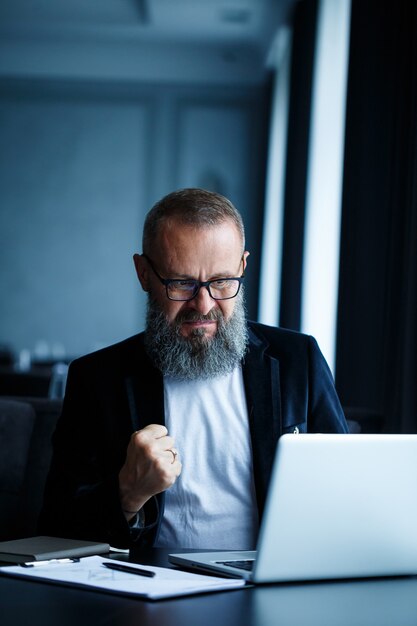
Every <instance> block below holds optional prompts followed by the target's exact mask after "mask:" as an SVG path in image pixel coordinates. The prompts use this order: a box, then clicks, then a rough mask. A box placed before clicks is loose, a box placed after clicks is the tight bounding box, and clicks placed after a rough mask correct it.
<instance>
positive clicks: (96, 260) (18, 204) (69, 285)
mask: <svg viewBox="0 0 417 626" xmlns="http://www.w3.org/2000/svg"><path fill="white" fill-rule="evenodd" d="M265 102H266V93H265V87H262V86H259V85H258V86H246V87H239V86H233V87H225V86H217V87H216V86H213V85H212V86H210V87H207V86H204V85H200V86H199V85H194V86H185V85H175V86H174V85H171V86H169V85H167V86H165V87H161V86H157V85H150V84H148V85H146V84H141V85H139V84H133V83H118V82H114V81H103V82H97V81H93V82H91V81H90V82H87V81H85V82H84V81H72V80H69V81H52V80H40V79H37V80H23V79H19V80H10V79H9V80H8V79H3V80H2V81H1V83H0V137H1V141H0V344H1V343H6V344H9V345H11V346H12V347H13V348H14V349H15V350H17V351H19V350H22V349H29V350H31V351H32V352H33V351H36V350H37V351H38V352H42V353H43V355H44V356H47V352H48V351H51V350H53V351H54V352H55V353H57V354H58V353H60V352H62V351H63V350H65V352H66V353H67V354H69V355H71V356H74V355H78V354H82V353H85V352H88V351H90V350H92V349H95V348H96V347H99V346H102V345H108V344H110V343H112V342H114V341H117V340H119V339H122V338H124V337H126V336H129V335H131V334H133V333H135V332H137V331H139V330H141V329H142V328H143V326H144V309H145V298H144V294H143V293H142V292H141V291H140V288H139V286H138V284H137V282H136V278H135V274H134V269H133V264H132V261H131V257H132V254H133V253H134V252H135V251H137V250H139V251H140V233H141V228H142V224H143V220H144V215H145V214H146V212H147V210H148V209H149V208H150V206H151V205H152V204H153V203H154V202H155V201H156V200H157V199H159V198H160V197H161V196H162V195H163V194H165V193H167V192H169V191H171V190H172V189H175V188H179V187H183V186H204V187H207V188H211V189H214V190H218V191H220V192H222V193H224V194H225V195H227V196H228V197H230V199H231V200H232V201H233V202H234V203H235V204H236V205H237V207H238V208H239V209H240V210H241V212H242V214H243V216H244V219H245V222H246V226H247V233H248V249H249V250H251V252H252V257H251V266H249V267H250V269H249V271H248V289H247V292H248V301H249V314H250V315H251V316H252V317H253V316H254V315H255V311H256V297H257V293H256V291H257V273H258V259H259V246H260V233H261V220H262V212H263V173H264V160H265V152H266V150H265V137H266V127H267V123H268V119H267V112H266V106H265Z"/></svg>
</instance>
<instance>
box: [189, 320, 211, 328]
mask: <svg viewBox="0 0 417 626" xmlns="http://www.w3.org/2000/svg"><path fill="white" fill-rule="evenodd" d="M183 324H187V325H189V326H194V327H196V328H198V327H199V326H211V325H213V324H217V320H184V321H183Z"/></svg>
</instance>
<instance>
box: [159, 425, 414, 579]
mask: <svg viewBox="0 0 417 626" xmlns="http://www.w3.org/2000/svg"><path fill="white" fill-rule="evenodd" d="M248 560H249V561H251V560H253V563H252V564H253V568H252V571H247V570H244V569H241V567H243V566H246V565H247V564H246V563H239V561H248ZM170 561H171V562H172V563H175V564H177V565H179V566H183V567H187V568H189V567H191V568H197V569H204V570H206V571H207V570H210V571H217V572H221V573H222V574H225V573H227V574H229V575H232V576H241V577H243V578H246V579H248V580H251V581H252V582H256V583H267V582H281V581H293V580H318V579H331V578H352V577H353V578H356V577H364V576H392V575H405V574H417V435H317V434H316V435H313V434H312V435H309V434H304V435H284V436H283V437H281V439H280V440H279V443H278V448H277V454H276V459H275V463H274V468H273V472H272V476H271V482H270V486H269V492H268V498H267V502H266V507H265V512H264V516H263V521H262V525H261V529H260V533H259V538H258V546H257V551H256V552H250V553H249V552H246V551H243V552H236V551H233V552H226V553H225V552H217V553H210V552H203V553H197V554H196V553H193V554H190V553H188V554H171V555H170ZM236 561H238V563H236Z"/></svg>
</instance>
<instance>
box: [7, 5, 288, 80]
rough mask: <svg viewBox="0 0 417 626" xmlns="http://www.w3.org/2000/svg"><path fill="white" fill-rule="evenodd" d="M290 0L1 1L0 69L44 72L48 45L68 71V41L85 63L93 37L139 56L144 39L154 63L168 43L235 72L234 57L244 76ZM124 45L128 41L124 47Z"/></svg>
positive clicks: (284, 19)
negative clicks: (210, 58) (215, 59)
mask: <svg viewBox="0 0 417 626" xmlns="http://www.w3.org/2000/svg"><path fill="white" fill-rule="evenodd" d="M296 1H297V0H0V55H2V56H3V60H1V58H0V75H1V74H2V73H3V74H4V73H6V74H7V73H8V71H9V73H10V72H11V73H12V74H13V72H17V73H18V74H19V73H22V72H23V73H24V71H26V72H29V73H30V72H31V71H35V70H36V71H35V73H36V72H39V71H41V70H42V69H43V70H44V71H47V66H48V62H47V59H48V54H47V50H46V46H49V49H50V55H54V56H55V57H56V58H55V59H53V60H51V71H52V70H53V71H54V72H58V73H59V71H60V70H59V64H58V61H59V58H60V56H61V57H62V59H64V56H65V59H66V61H65V62H64V61H62V63H61V65H62V71H63V72H65V71H68V68H69V65H71V62H70V61H71V53H70V52H69V49H70V47H71V45H73V46H77V54H78V57H79V60H80V59H81V55H82V54H83V52H82V46H83V45H84V46H85V55H86V63H87V65H88V63H90V64H91V62H92V57H91V54H92V52H91V47H92V45H94V44H97V45H98V46H101V47H102V52H103V50H104V49H103V46H104V45H107V51H108V47H109V45H112V46H113V47H114V49H115V46H118V52H117V54H121V51H122V46H125V52H124V53H125V55H126V54H129V55H130V58H133V57H135V56H136V55H137V58H138V59H139V58H143V56H144V54H145V46H147V48H146V50H147V51H148V53H147V54H149V55H150V56H152V57H153V58H154V59H155V68H156V64H157V62H162V56H163V54H165V52H166V54H167V55H168V57H172V55H173V54H174V55H175V54H176V52H174V50H175V51H176V50H180V51H182V52H180V53H179V54H180V56H181V54H182V55H183V56H184V57H185V56H187V51H188V57H189V56H190V55H191V56H192V57H194V59H195V63H197V62H199V63H201V62H202V59H203V58H204V57H206V58H207V56H208V55H216V54H217V55H218V57H219V59H222V62H223V63H229V67H230V66H231V64H233V63H235V69H236V70H237V74H236V75H239V63H241V64H242V66H243V65H245V67H246V68H247V76H248V77H250V75H251V72H252V71H253V72H255V74H256V72H258V73H259V66H260V65H262V64H264V65H265V61H266V57H267V54H268V51H269V50H270V47H271V44H272V42H273V40H274V37H275V35H276V33H277V31H278V30H279V29H280V28H281V27H282V26H283V25H285V24H288V23H289V22H290V20H291V14H292V10H293V7H294V5H295V3H296ZM80 44H81V47H80ZM64 46H66V49H65V51H64ZM126 46H127V47H128V48H129V46H130V48H129V53H127V52H126V50H127V48H126ZM87 47H88V54H87ZM164 51H165V52H164ZM98 52H99V51H98V49H97V50H96V53H97V54H98ZM104 53H105V52H104ZM93 54H94V53H93ZM117 54H116V52H115V55H116V56H117ZM16 57H19V58H18V62H15V58H16ZM25 58H26V61H25ZM37 58H38V59H39V61H38V65H37V66H36V63H35V61H36V59H37ZM158 59H159V61H158ZM169 60H170V63H169V65H171V66H172V62H171V61H172V59H169ZM41 62H42V63H43V66H42V68H41V67H40V63H41ZM182 62H183V61H181V63H182ZM179 63H180V61H179ZM7 64H9V65H7ZM96 65H97V63H96ZM256 67H258V70H257V69H256ZM8 68H9V70H8ZM25 68H26V70H25ZM251 68H252V69H251ZM171 69H172V68H171ZM212 69H213V71H214V66H213V68H212ZM80 71H81V70H80ZM91 71H93V69H91ZM155 71H156V70H155ZM170 71H171V70H170ZM216 71H219V68H217V70H216ZM157 73H158V72H157V71H156V74H157ZM163 73H164V72H162V74H163ZM201 73H202V72H200V74H201ZM220 73H221V72H220ZM168 74H169V72H168ZM174 74H175V72H174ZM174 74H171V75H172V76H173V77H174Z"/></svg>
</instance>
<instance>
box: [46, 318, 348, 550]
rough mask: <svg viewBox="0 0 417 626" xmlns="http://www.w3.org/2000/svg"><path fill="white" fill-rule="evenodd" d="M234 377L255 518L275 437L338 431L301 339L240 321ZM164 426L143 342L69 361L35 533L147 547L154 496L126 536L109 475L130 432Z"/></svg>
mask: <svg viewBox="0 0 417 626" xmlns="http://www.w3.org/2000/svg"><path fill="white" fill-rule="evenodd" d="M248 326H249V335H250V342H249V350H248V353H247V355H246V357H245V359H244V363H243V376H244V382H245V391H246V398H247V406H248V419H249V427H250V433H251V439H252V450H253V466H254V479H255V486H256V494H257V502H258V508H259V514H260V517H261V516H262V512H263V507H264V502H265V496H266V492H267V488H268V483H269V478H270V473H271V467H272V462H273V459H274V453H275V447H276V443H277V440H278V438H279V437H280V435H282V434H283V433H287V432H294V430H295V429H298V430H299V432H300V433H303V432H307V431H308V432H324V433H325V432H341V433H343V432H347V426H346V421H345V418H344V415H343V411H342V408H341V406H340V402H339V399H338V397H337V394H336V391H335V388H334V383H333V379H332V375H331V373H330V370H329V368H328V366H327V364H326V362H325V360H324V358H323V356H322V354H321V352H320V350H319V348H318V346H317V343H316V341H315V340H314V339H313V338H312V337H310V336H307V335H303V334H301V333H296V332H293V331H288V330H283V329H279V328H271V327H268V326H264V325H261V324H256V323H253V322H248ZM152 423H153V424H163V423H164V399H163V378H162V375H161V373H160V372H159V371H158V370H157V369H155V368H154V367H153V365H152V363H151V362H150V360H149V358H148V356H147V355H146V352H145V349H144V346H143V334H139V335H136V336H134V337H131V338H130V339H127V340H125V341H122V342H121V343H118V344H116V345H114V346H110V347H108V348H105V349H103V350H100V351H98V352H95V353H93V354H90V355H87V356H84V357H82V358H80V359H77V360H75V361H73V363H72V364H71V366H70V369H69V374H68V382H67V388H66V396H65V400H64V406H63V411H62V416H61V418H60V420H59V422H58V426H57V429H56V432H55V434H54V439H53V443H54V455H53V459H52V464H51V468H50V472H49V476H48V480H47V485H46V490H45V499H44V506H43V510H42V513H41V516H40V522H39V529H38V530H39V533H40V534H50V535H56V536H67V537H78V538H81V539H89V540H100V541H108V542H109V543H110V544H111V545H114V546H118V547H129V546H130V545H131V544H132V542H137V543H139V545H142V546H146V545H152V544H153V543H154V541H155V537H156V535H157V531H158V528H159V524H160V521H161V517H162V511H163V503H164V495H163V494H160V495H159V496H157V497H156V498H153V499H151V500H150V501H149V502H148V503H147V505H145V517H146V521H147V522H146V527H145V528H144V529H133V530H132V529H130V528H129V526H128V524H127V522H126V521H125V518H124V516H123V513H122V511H121V507H120V503H119V498H118V473H119V470H120V468H121V466H122V465H123V463H124V460H125V454H126V449H127V445H128V442H129V438H130V436H131V434H132V432H133V431H135V430H138V429H140V428H143V427H144V426H146V425H147V424H152Z"/></svg>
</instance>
